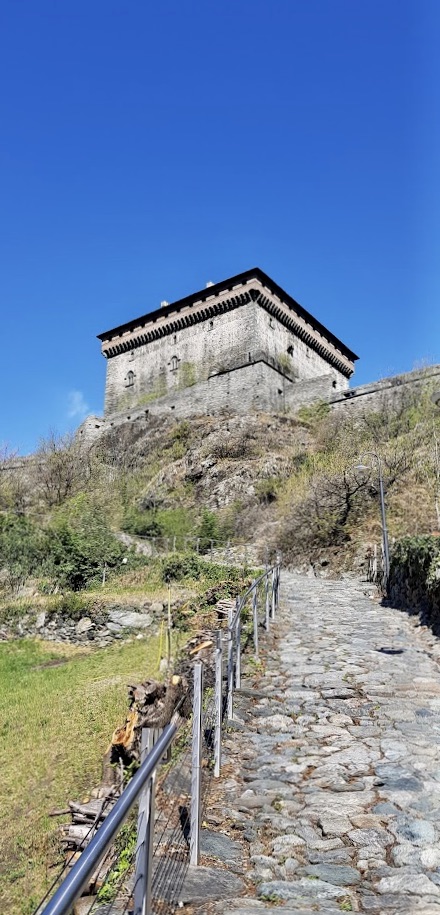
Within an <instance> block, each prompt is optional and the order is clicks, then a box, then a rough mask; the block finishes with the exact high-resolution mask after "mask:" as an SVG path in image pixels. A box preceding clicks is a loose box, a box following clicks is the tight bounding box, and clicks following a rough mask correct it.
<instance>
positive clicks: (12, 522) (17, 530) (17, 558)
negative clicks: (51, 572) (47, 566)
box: [0, 515, 47, 590]
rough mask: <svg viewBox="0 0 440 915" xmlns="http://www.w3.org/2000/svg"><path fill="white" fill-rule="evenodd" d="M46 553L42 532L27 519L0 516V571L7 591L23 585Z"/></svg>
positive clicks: (14, 516)
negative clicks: (4, 577)
mask: <svg viewBox="0 0 440 915" xmlns="http://www.w3.org/2000/svg"><path fill="white" fill-rule="evenodd" d="M46 550H47V544H46V538H45V535H44V533H43V532H42V531H40V530H38V528H37V527H35V525H34V524H33V523H32V521H30V520H29V519H28V518H25V517H23V516H19V517H17V516H16V515H1V516H0V568H1V569H2V570H3V571H4V572H5V574H6V583H7V585H8V587H9V588H10V589H11V590H16V589H17V588H19V587H20V586H21V585H23V584H24V582H25V581H26V579H27V578H28V577H29V576H30V575H32V574H33V573H34V572H35V571H36V570H37V569H38V568H39V567H40V566H41V564H42V562H43V561H44V557H45V555H46Z"/></svg>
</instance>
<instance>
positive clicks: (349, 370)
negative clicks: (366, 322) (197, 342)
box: [99, 268, 357, 378]
mask: <svg viewBox="0 0 440 915" xmlns="http://www.w3.org/2000/svg"><path fill="white" fill-rule="evenodd" d="M237 281H238V282H237ZM231 287H232V288H231ZM235 289H237V292H236V293H235V294H234V292H235ZM240 289H241V291H239V290H240ZM228 291H230V292H231V293H232V294H231V295H229V296H227V297H225V295H224V293H225V292H228ZM250 301H253V302H257V303H258V304H259V305H260V306H261V307H262V308H264V309H265V311H267V312H268V313H269V314H270V315H273V316H274V317H275V318H276V319H277V320H278V321H279V322H280V323H281V324H283V325H284V326H285V327H287V328H288V329H289V330H290V331H291V332H292V333H293V334H295V336H297V337H298V338H299V339H300V340H303V341H304V343H306V345H307V346H309V347H310V348H311V349H313V350H314V351H315V352H317V353H319V355H320V356H322V358H324V359H325V360H326V361H327V362H328V363H330V365H332V366H334V368H336V369H337V370H338V371H339V372H341V374H343V375H344V376H345V377H347V378H350V376H351V375H352V374H353V371H354V361H355V360H356V359H357V356H356V355H355V353H352V352H351V350H349V349H348V348H347V347H345V346H344V344H343V343H341V342H340V341H339V340H338V339H337V338H336V337H334V335H333V334H331V333H330V332H329V331H326V328H324V327H323V325H321V324H320V323H319V322H318V321H316V320H315V319H314V318H313V317H312V315H310V314H309V313H308V312H306V311H305V309H303V308H302V306H300V305H298V303H296V302H295V301H294V300H293V299H291V297H290V296H288V295H287V293H284V292H283V290H282V289H281V288H280V287H278V286H276V284H274V283H273V282H272V281H271V280H270V278H269V277H267V276H266V274H264V273H263V272H262V271H261V270H259V269H258V268H256V269H255V270H254V271H248V272H247V273H246V274H240V275H239V276H237V277H233V278H232V279H231V280H229V281H224V282H223V283H218V284H217V285H216V286H213V287H211V288H209V289H208V290H203V293H195V294H194V295H193V296H188V297H187V298H186V299H182V300H181V301H180V302H175V303H173V304H171V305H168V306H166V307H165V308H164V309H159V310H157V311H155V312H152V313H150V314H149V315H145V316H144V317H142V318H139V319H137V320H135V321H131V322H130V323H129V324H125V325H122V326H121V327H118V328H115V329H114V330H110V331H107V332H106V333H104V334H99V339H100V340H101V341H102V353H103V355H104V356H105V357H106V358H111V357H113V356H117V355H119V354H120V353H124V352H128V351H129V350H132V349H135V348H137V347H139V346H143V345H145V344H148V343H151V342H152V341H153V340H157V339H160V338H161V337H165V336H168V335H169V334H174V333H177V332H178V331H179V330H182V329H183V328H184V327H189V326H192V325H195V324H199V323H201V322H203V321H206V320H208V319H212V318H214V317H216V315H219V314H224V313H225V312H228V311H232V310H234V309H236V308H240V306H242V305H246V304H247V303H249V302H250ZM295 306H296V307H295ZM312 322H313V323H312ZM326 333H328V337H327V336H326V335H325V334H326ZM339 347H341V348H339Z"/></svg>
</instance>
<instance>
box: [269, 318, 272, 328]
mask: <svg viewBox="0 0 440 915" xmlns="http://www.w3.org/2000/svg"><path fill="white" fill-rule="evenodd" d="M269 327H273V318H272V317H270V318H269Z"/></svg>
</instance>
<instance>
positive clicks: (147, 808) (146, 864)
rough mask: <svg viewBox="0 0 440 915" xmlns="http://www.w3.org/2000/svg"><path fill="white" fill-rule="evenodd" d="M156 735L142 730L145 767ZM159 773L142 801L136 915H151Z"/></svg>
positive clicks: (135, 888)
mask: <svg viewBox="0 0 440 915" xmlns="http://www.w3.org/2000/svg"><path fill="white" fill-rule="evenodd" d="M155 737H156V733H155V731H154V730H153V728H142V734H141V763H142V762H143V761H144V759H145V757H146V756H147V754H148V753H149V752H150V750H152V749H153V746H154V743H155ZM155 781H156V771H154V773H153V775H152V776H151V778H150V780H149V782H148V784H147V785H146V787H145V788H144V789H143V791H142V794H141V796H140V799H139V813H138V827H137V844H136V876H135V885H134V908H133V915H151V913H152V909H151V881H152V872H153V834H154V807H155V804H154V801H155Z"/></svg>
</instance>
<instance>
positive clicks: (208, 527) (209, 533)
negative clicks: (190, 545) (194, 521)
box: [196, 508, 220, 553]
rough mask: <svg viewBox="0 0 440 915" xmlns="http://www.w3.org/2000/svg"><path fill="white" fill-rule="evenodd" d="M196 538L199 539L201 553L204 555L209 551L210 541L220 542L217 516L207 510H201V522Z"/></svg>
mask: <svg viewBox="0 0 440 915" xmlns="http://www.w3.org/2000/svg"><path fill="white" fill-rule="evenodd" d="M196 536H197V537H198V538H199V549H200V552H201V553H206V552H207V551H208V550H209V549H210V546H211V541H214V542H218V541H219V540H220V534H219V526H218V521H217V516H216V515H215V514H214V512H210V511H209V510H208V509H207V508H204V509H203V515H202V520H201V522H200V527H199V529H198V531H197V535H196Z"/></svg>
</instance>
